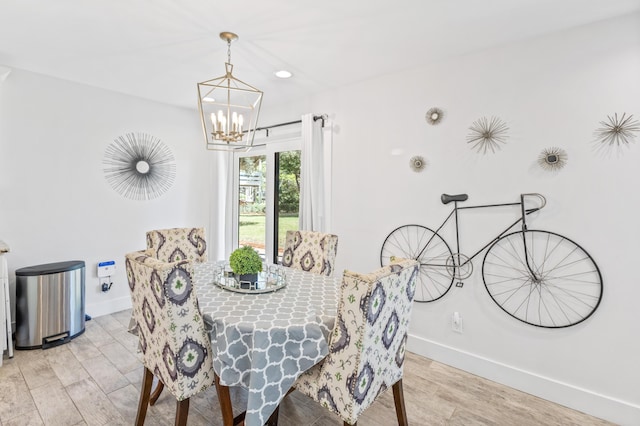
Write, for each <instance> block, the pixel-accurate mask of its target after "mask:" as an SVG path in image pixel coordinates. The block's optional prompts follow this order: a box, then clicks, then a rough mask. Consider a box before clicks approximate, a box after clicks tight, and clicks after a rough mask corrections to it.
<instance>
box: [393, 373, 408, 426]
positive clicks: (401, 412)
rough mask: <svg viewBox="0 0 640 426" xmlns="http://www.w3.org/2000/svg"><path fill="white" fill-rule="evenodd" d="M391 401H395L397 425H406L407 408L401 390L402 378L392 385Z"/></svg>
mask: <svg viewBox="0 0 640 426" xmlns="http://www.w3.org/2000/svg"><path fill="white" fill-rule="evenodd" d="M393 401H394V402H395V403H396V416H398V425H400V426H408V425H409V421H408V420H407V410H406V408H405V406H404V392H403V391H402V379H400V380H398V381H397V382H396V383H395V384H394V385H393Z"/></svg>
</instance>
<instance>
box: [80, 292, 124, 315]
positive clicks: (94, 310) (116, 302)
mask: <svg viewBox="0 0 640 426" xmlns="http://www.w3.org/2000/svg"><path fill="white" fill-rule="evenodd" d="M130 308H131V297H129V296H126V297H119V298H117V299H111V300H105V301H104V302H98V303H87V306H86V307H85V312H86V313H87V314H89V315H91V317H101V316H103V315H109V314H112V313H114V312H119V311H124V310H125V309H130Z"/></svg>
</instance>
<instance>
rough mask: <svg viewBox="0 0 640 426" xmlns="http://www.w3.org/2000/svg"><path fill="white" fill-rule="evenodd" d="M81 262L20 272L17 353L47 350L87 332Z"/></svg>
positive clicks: (33, 268) (17, 273)
mask: <svg viewBox="0 0 640 426" xmlns="http://www.w3.org/2000/svg"><path fill="white" fill-rule="evenodd" d="M84 280H85V264H84V262H83V261H81V260H72V261H68V262H58V263H48V264H45V265H37V266H29V267H26V268H21V269H17V270H16V345H15V347H16V349H36V348H42V349H47V348H49V347H52V346H57V345H61V344H63V343H66V342H68V341H69V340H71V339H72V338H74V337H76V336H78V335H80V334H82V333H83V332H84V321H85V312H84V299H85V288H84V287H85V281H84Z"/></svg>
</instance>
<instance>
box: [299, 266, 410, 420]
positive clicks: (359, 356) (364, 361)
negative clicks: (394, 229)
mask: <svg viewBox="0 0 640 426" xmlns="http://www.w3.org/2000/svg"><path fill="white" fill-rule="evenodd" d="M396 262H397V263H392V264H391V265H388V266H385V267H384V268H381V269H379V270H377V271H375V272H372V273H370V274H359V273H355V272H350V271H345V272H344V276H343V279H342V286H341V294H340V300H339V305H338V316H337V318H336V323H335V326H334V329H333V331H332V333H331V336H330V341H329V355H328V356H327V357H326V358H325V360H324V361H323V363H322V364H321V367H319V368H318V369H316V370H315V371H314V369H312V370H310V371H308V372H306V373H304V374H303V375H302V376H301V377H300V379H299V380H298V382H297V383H296V389H298V390H300V391H301V392H302V393H305V394H307V395H308V396H310V397H311V398H313V399H315V400H316V401H318V402H320V403H321V404H322V405H324V406H325V407H327V408H329V409H330V410H331V411H333V412H334V413H336V414H338V415H340V417H342V419H343V420H344V421H346V422H347V423H349V424H353V423H355V422H356V420H357V419H358V416H359V415H360V414H361V413H362V411H364V410H365V409H366V408H367V407H368V406H369V405H371V403H372V402H373V401H374V400H375V399H376V398H377V397H378V396H379V395H380V394H381V393H382V392H384V391H385V390H386V389H388V388H390V387H391V386H392V385H393V384H394V383H396V382H397V381H398V380H400V379H401V378H402V368H403V365H404V355H405V345H406V342H407V333H408V328H409V319H410V317H411V307H412V305H413V303H412V301H413V296H414V294H415V288H416V287H415V284H416V276H417V273H418V267H419V264H418V262H416V261H415V260H407V259H397V260H396Z"/></svg>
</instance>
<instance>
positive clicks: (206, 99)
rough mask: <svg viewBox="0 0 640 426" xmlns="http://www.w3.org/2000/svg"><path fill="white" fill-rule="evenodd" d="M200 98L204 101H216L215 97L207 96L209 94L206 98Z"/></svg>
mask: <svg viewBox="0 0 640 426" xmlns="http://www.w3.org/2000/svg"><path fill="white" fill-rule="evenodd" d="M202 100H203V101H204V102H215V101H216V100H215V99H213V98H211V97H209V96H207V97H206V98H202Z"/></svg>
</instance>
